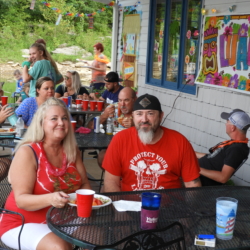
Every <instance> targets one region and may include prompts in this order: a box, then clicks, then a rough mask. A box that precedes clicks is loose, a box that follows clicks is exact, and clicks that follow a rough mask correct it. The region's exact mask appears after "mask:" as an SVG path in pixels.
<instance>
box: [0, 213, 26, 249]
mask: <svg viewBox="0 0 250 250" xmlns="http://www.w3.org/2000/svg"><path fill="white" fill-rule="evenodd" d="M2 214H4V215H7V214H12V215H13V214H14V215H18V216H21V218H22V226H21V229H20V232H19V234H18V249H19V250H21V244H20V238H21V233H22V230H23V225H24V217H23V215H22V214H20V213H17V212H12V211H10V210H7V209H4V208H0V216H1V215H2ZM8 249H11V248H9V247H7V248H0V250H8Z"/></svg>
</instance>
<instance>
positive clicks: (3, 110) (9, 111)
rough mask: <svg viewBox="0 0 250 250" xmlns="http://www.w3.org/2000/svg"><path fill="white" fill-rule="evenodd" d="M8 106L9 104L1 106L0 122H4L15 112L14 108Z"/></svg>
mask: <svg viewBox="0 0 250 250" xmlns="http://www.w3.org/2000/svg"><path fill="white" fill-rule="evenodd" d="M7 106H8V104H6V105H4V106H3V107H0V123H4V121H5V120H6V119H7V118H8V117H9V116H11V115H13V114H14V110H13V109H12V108H10V107H8V108H7Z"/></svg>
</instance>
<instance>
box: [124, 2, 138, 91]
mask: <svg viewBox="0 0 250 250" xmlns="http://www.w3.org/2000/svg"><path fill="white" fill-rule="evenodd" d="M141 15H142V10H141V5H140V4H138V5H136V6H126V7H124V9H123V31H122V39H121V51H120V62H121V71H120V76H121V78H122V79H123V85H124V86H128V87H137V62H138V57H139V40H140V32H141Z"/></svg>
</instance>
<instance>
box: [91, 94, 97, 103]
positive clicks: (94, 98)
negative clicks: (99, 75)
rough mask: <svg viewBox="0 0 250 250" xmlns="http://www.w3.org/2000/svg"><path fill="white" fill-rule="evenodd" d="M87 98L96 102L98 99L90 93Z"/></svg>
mask: <svg viewBox="0 0 250 250" xmlns="http://www.w3.org/2000/svg"><path fill="white" fill-rule="evenodd" d="M89 97H90V98H92V99H93V100H96V101H98V98H97V97H96V95H95V93H90V94H89Z"/></svg>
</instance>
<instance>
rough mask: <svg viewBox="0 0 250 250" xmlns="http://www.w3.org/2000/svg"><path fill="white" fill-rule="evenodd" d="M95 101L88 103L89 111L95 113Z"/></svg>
mask: <svg viewBox="0 0 250 250" xmlns="http://www.w3.org/2000/svg"><path fill="white" fill-rule="evenodd" d="M96 103H97V101H90V110H91V111H95V107H96Z"/></svg>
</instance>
